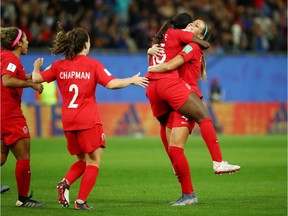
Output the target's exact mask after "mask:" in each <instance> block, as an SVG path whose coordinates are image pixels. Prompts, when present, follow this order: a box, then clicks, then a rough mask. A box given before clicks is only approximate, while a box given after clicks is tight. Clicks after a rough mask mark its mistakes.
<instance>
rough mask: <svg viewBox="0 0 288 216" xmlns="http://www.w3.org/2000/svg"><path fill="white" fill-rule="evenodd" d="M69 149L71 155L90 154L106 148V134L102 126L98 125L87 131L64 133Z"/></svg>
mask: <svg viewBox="0 0 288 216" xmlns="http://www.w3.org/2000/svg"><path fill="white" fill-rule="evenodd" d="M64 133H65V136H66V139H67V148H68V151H69V152H70V154H71V155H78V154H80V153H84V154H85V153H90V152H93V151H95V150H96V149H98V148H99V147H102V148H105V147H106V144H105V134H104V132H103V128H102V125H100V124H97V125H95V126H94V127H93V128H89V129H87V130H75V131H64Z"/></svg>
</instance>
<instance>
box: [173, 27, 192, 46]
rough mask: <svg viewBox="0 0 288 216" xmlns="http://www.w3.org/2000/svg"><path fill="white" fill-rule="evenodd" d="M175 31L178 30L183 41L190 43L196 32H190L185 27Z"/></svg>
mask: <svg viewBox="0 0 288 216" xmlns="http://www.w3.org/2000/svg"><path fill="white" fill-rule="evenodd" d="M175 31H176V32H177V36H178V38H179V41H180V42H181V43H184V44H188V43H191V42H192V38H193V37H194V34H193V33H192V32H188V31H185V30H183V29H182V30H175Z"/></svg>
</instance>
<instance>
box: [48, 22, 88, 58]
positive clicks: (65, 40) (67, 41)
mask: <svg viewBox="0 0 288 216" xmlns="http://www.w3.org/2000/svg"><path fill="white" fill-rule="evenodd" d="M57 30H58V32H57V34H56V38H55V40H53V42H52V47H51V48H50V50H51V52H52V54H54V55H57V54H63V55H64V56H65V58H68V59H73V58H74V57H75V56H76V55H78V54H79V53H80V52H81V51H82V50H83V49H84V47H85V43H86V42H88V41H89V35H88V33H87V32H86V31H85V30H84V29H82V28H74V29H73V30H71V31H68V32H65V31H64V29H63V26H62V24H61V23H60V22H58V27H57Z"/></svg>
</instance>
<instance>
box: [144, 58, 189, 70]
mask: <svg viewBox="0 0 288 216" xmlns="http://www.w3.org/2000/svg"><path fill="white" fill-rule="evenodd" d="M184 62H185V61H184V57H183V56H182V55H177V56H175V57H174V58H173V59H171V60H170V61H168V62H164V63H162V64H158V65H153V66H149V67H148V71H149V72H156V73H162V72H166V71H169V70H174V69H176V68H178V67H180V66H181V65H183V64H184Z"/></svg>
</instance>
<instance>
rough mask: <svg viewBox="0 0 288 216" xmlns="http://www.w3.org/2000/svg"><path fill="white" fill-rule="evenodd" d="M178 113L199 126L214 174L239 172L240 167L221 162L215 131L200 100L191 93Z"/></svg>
mask: <svg viewBox="0 0 288 216" xmlns="http://www.w3.org/2000/svg"><path fill="white" fill-rule="evenodd" d="M178 112H179V113H180V114H182V115H184V116H186V117H187V118H189V119H191V120H194V121H195V122H197V123H198V124H199V127H200V132H201V136H202V138H203V140H204V141H205V143H206V146H207V148H208V150H209V153H210V155H211V158H212V160H213V169H214V172H215V174H222V173H232V172H236V171H238V170H240V166H237V165H230V164H228V163H226V162H223V161H222V153H221V149H220V146H219V143H218V139H217V135H216V131H215V129H214V126H213V123H212V120H211V119H210V117H209V115H208V111H207V109H206V107H205V106H204V104H203V102H202V100H201V99H200V98H199V97H198V95H197V94H196V93H194V92H191V94H190V96H189V97H188V99H187V100H186V102H185V103H184V104H183V105H182V106H181V108H180V109H179V110H178Z"/></svg>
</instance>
